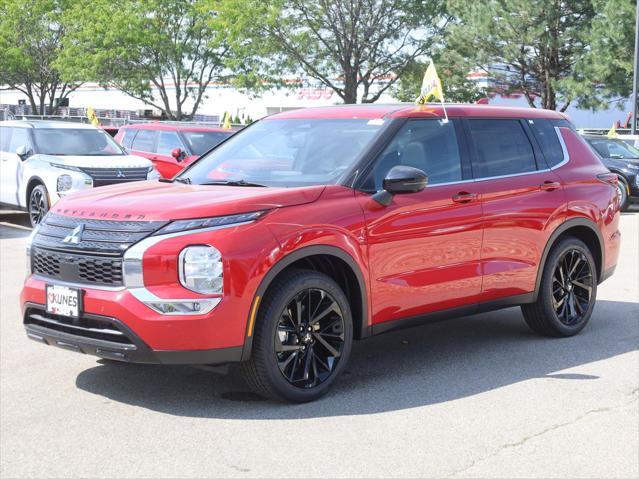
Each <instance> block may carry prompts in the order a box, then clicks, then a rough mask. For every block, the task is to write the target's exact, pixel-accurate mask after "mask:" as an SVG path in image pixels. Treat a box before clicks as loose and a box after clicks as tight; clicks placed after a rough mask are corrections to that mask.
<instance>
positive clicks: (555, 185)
mask: <svg viewBox="0 0 639 479" xmlns="http://www.w3.org/2000/svg"><path fill="white" fill-rule="evenodd" d="M539 187H540V188H541V189H542V190H543V191H554V190H558V189H559V188H561V183H559V182H557V181H544V182H543V183H542V184H541V185H539Z"/></svg>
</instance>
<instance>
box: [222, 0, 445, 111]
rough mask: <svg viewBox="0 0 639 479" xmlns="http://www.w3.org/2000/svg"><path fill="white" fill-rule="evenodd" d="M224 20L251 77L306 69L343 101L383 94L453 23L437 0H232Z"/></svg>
mask: <svg viewBox="0 0 639 479" xmlns="http://www.w3.org/2000/svg"><path fill="white" fill-rule="evenodd" d="M217 20H218V21H221V22H222V24H223V25H224V26H225V31H227V33H228V35H229V36H228V38H229V39H230V41H232V42H233V46H234V48H237V50H238V51H241V52H242V58H243V59H244V62H245V64H250V65H252V68H251V70H252V72H253V73H252V76H251V77H250V78H249V83H250V82H251V81H252V83H253V84H255V83H258V82H265V80H267V79H269V78H273V77H274V76H279V78H280V79H281V78H282V75H283V74H289V75H300V74H301V75H305V76H306V77H308V78H311V79H313V80H315V81H317V82H318V83H319V84H322V85H324V86H326V87H328V88H330V89H332V90H333V91H334V92H335V93H337V95H339V97H340V98H341V99H342V100H343V101H344V103H357V102H358V101H361V102H363V103H369V102H374V101H376V100H377V99H378V98H379V97H380V96H381V95H382V94H383V93H384V92H385V91H387V90H388V89H389V88H391V87H392V86H393V85H394V84H395V82H396V81H397V79H398V78H399V77H400V76H401V75H402V74H403V73H404V71H406V70H407V69H409V68H410V66H411V64H412V63H413V62H414V61H415V60H416V59H417V58H419V57H420V56H421V55H422V54H423V53H424V52H426V51H427V50H428V49H429V48H430V46H431V45H432V44H433V43H434V42H435V41H436V39H437V38H439V34H440V32H441V30H442V29H443V28H444V26H445V23H446V19H445V17H444V12H443V2H440V1H437V0H318V1H315V2H309V1H306V0H231V1H228V2H225V3H224V6H223V7H222V8H221V9H220V15H219V18H218V19H217ZM249 59H250V60H251V61H249ZM256 71H259V72H260V73H259V74H258V75H256V74H255V72H256Z"/></svg>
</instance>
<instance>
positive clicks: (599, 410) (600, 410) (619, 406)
mask: <svg viewBox="0 0 639 479" xmlns="http://www.w3.org/2000/svg"><path fill="white" fill-rule="evenodd" d="M638 392H639V388H636V389H634V390H632V391H631V392H630V393H626V394H624V396H636V395H637V393H638ZM636 400H637V398H635V397H633V398H632V399H631V400H630V401H626V402H624V403H623V404H617V405H614V406H608V407H603V408H596V409H591V410H589V411H586V412H585V413H583V414H581V415H579V416H577V417H576V418H574V419H572V420H571V421H567V422H563V423H559V424H554V425H552V426H549V427H547V428H546V429H543V430H541V431H539V432H537V433H535V434H531V435H530V436H526V437H524V438H522V439H520V440H519V441H516V442H511V443H506V444H504V445H502V446H500V447H499V448H498V449H497V450H496V451H494V452H492V453H491V454H488V455H487V456H484V457H481V458H479V459H477V460H475V461H473V462H472V463H471V464H470V465H468V466H466V467H464V468H463V469H460V470H459V471H455V472H453V473H452V474H450V475H448V476H446V477H455V476H458V475H460V474H463V473H464V472H466V471H469V470H470V469H472V468H473V467H475V466H477V465H478V464H481V463H482V462H485V461H487V460H488V459H492V458H493V457H495V456H498V455H499V454H501V453H502V452H503V451H505V450H507V449H512V448H516V447H521V446H523V445H524V444H526V443H527V442H528V441H530V440H532V439H536V438H538V437H539V436H543V435H544V434H547V433H549V432H552V431H556V430H557V429H561V428H563V427H566V426H571V425H573V424H575V423H577V422H579V421H581V420H582V419H585V418H586V417H588V416H590V415H591V414H599V413H603V412H609V411H614V410H616V409H622V408H624V407H626V406H629V405H631V404H632V403H634V402H635V401H636Z"/></svg>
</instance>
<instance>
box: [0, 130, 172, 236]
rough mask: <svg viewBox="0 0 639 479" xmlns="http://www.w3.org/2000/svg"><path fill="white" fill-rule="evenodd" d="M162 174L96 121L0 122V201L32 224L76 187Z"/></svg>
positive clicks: (147, 177)
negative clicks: (18, 212)
mask: <svg viewBox="0 0 639 479" xmlns="http://www.w3.org/2000/svg"><path fill="white" fill-rule="evenodd" d="M158 177H159V175H158V173H157V172H156V171H155V170H154V168H153V165H152V163H151V161H149V160H148V159H146V158H142V157H140V156H134V155H129V154H127V153H126V152H125V151H124V149H123V148H122V147H121V146H120V145H118V144H117V143H116V142H115V140H113V138H112V137H111V136H110V135H108V134H107V133H106V132H104V131H103V130H101V129H99V128H96V127H94V126H92V125H86V124H81V123H72V122H65V121H45V120H33V121H31V120H14V121H1V122H0V181H1V183H0V204H2V206H5V207H9V208H14V209H21V210H26V211H28V212H29V218H30V220H31V224H32V225H33V226H35V225H37V224H38V223H39V222H40V221H41V220H42V218H43V216H44V215H45V214H46V213H47V211H48V210H49V208H50V207H51V206H52V205H53V204H55V202H56V201H58V200H59V199H60V198H61V197H63V196H65V195H68V194H71V193H73V192H75V191H79V190H83V189H85V188H93V187H98V186H104V185H111V184H117V183H123V182H128V181H140V180H147V179H155V178H158Z"/></svg>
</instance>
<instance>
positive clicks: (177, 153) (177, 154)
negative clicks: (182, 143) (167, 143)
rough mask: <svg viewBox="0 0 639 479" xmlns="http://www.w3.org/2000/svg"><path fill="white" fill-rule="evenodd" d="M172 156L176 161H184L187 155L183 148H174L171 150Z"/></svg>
mask: <svg viewBox="0 0 639 479" xmlns="http://www.w3.org/2000/svg"><path fill="white" fill-rule="evenodd" d="M171 156H172V157H173V158H175V160H176V161H182V160H183V159H184V157H185V156H186V153H184V152H183V151H182V149H181V148H173V149H172V150H171Z"/></svg>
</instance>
